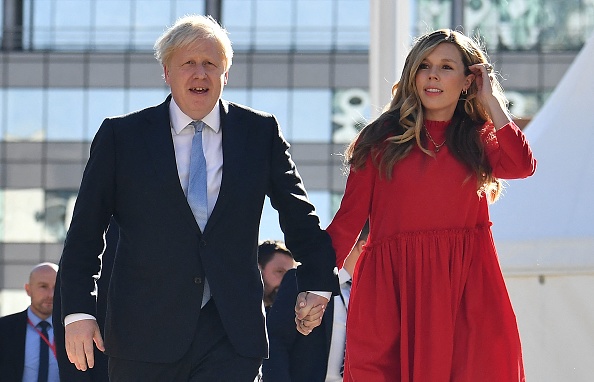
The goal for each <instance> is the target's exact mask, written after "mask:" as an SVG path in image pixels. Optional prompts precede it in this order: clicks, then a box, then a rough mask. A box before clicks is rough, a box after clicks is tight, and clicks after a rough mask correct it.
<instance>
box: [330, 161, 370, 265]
mask: <svg viewBox="0 0 594 382" xmlns="http://www.w3.org/2000/svg"><path fill="white" fill-rule="evenodd" d="M376 176H378V169H377V168H376V167H375V165H374V164H373V162H372V160H371V157H370V158H368V159H367V162H366V163H365V167H364V168H361V169H358V170H353V169H352V168H351V169H350V173H349V177H348V179H347V183H346V188H345V192H344V196H343V197H342V201H341V203H340V208H339V209H338V212H337V213H336V215H335V216H334V219H332V222H331V223H330V225H329V226H328V228H327V232H328V234H329V235H330V237H331V238H332V246H333V247H334V251H335V252H336V266H337V267H338V268H339V269H340V268H342V265H343V263H344V260H345V259H346V257H347V256H348V255H349V253H350V252H351V250H352V249H353V246H354V245H355V242H356V241H357V238H358V237H359V234H360V233H361V229H362V228H363V226H364V225H365V222H366V221H367V219H368V218H369V213H370V211H371V198H372V195H373V187H374V184H375V178H376ZM370 227H371V225H370Z"/></svg>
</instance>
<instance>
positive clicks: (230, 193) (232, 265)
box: [61, 96, 338, 362]
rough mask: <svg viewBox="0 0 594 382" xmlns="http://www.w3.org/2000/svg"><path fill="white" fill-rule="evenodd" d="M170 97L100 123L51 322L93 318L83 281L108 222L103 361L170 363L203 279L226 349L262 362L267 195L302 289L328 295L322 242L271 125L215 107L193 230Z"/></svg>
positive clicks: (330, 279) (327, 247) (181, 345)
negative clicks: (207, 173) (201, 206)
mask: <svg viewBox="0 0 594 382" xmlns="http://www.w3.org/2000/svg"><path fill="white" fill-rule="evenodd" d="M169 102H170V96H169V97H168V98H167V99H166V100H165V102H163V103H162V104H161V105H158V106H155V107H151V108H147V109H144V110H141V111H139V112H135V113H132V114H129V115H126V116H123V117H118V118H108V119H106V120H105V121H104V122H103V124H102V125H101V127H100V128H99V131H98V132H97V134H96V136H95V138H94V140H93V143H92V145H91V155H90V158H89V161H88V163H87V166H86V168H85V171H84V174H83V180H82V182H81V187H80V190H79V194H78V198H77V202H76V205H75V209H74V214H73V218H72V223H71V225H70V229H69V233H68V235H67V238H66V242H65V247H64V251H63V256H62V268H61V271H62V272H61V281H62V286H61V292H62V308H63V310H62V315H63V316H65V315H68V314H71V313H89V314H95V301H94V299H93V298H92V296H90V294H89V292H90V291H91V290H92V289H93V281H92V278H91V275H92V274H94V273H97V271H98V270H99V267H100V265H99V261H98V259H97V254H98V253H100V252H101V250H102V248H103V239H102V235H103V232H105V229H106V227H107V225H108V223H109V218H110V216H112V215H113V217H114V218H115V220H116V221H117V223H118V225H119V227H120V242H119V245H118V249H117V253H116V260H115V263H114V267H113V273H112V277H111V284H110V287H109V292H108V308H107V316H106V320H105V341H106V343H105V345H106V352H107V354H108V355H109V356H114V357H118V358H124V359H129V360H139V361H144V362H174V361H176V360H178V359H180V358H181V357H182V355H183V354H184V353H185V352H186V351H187V349H188V348H189V345H190V343H191V341H192V338H193V333H194V330H195V328H196V325H197V321H198V316H199V314H200V301H201V299H202V292H203V285H204V278H205V276H206V277H208V281H209V284H210V288H211V292H212V297H213V299H214V301H215V303H216V306H217V309H218V311H219V315H220V317H221V321H222V324H223V326H224V328H225V330H226V332H227V335H228V337H229V340H230V342H231V343H232V344H233V346H234V348H235V350H236V351H237V352H238V353H239V354H241V355H243V356H247V357H265V356H266V355H267V350H268V348H267V341H266V332H265V324H264V316H263V308H262V281H261V277H260V272H259V270H258V264H257V247H258V230H259V224H260V217H261V213H262V206H263V203H264V199H265V196H266V195H268V196H269V198H270V201H271V204H272V206H273V207H275V208H276V209H277V210H278V212H279V219H280V225H281V228H282V229H283V232H284V234H285V241H286V243H287V246H288V247H289V248H290V249H291V251H292V252H293V254H294V256H295V258H296V260H298V261H300V262H302V263H303V265H302V266H301V267H300V268H301V269H300V274H299V281H300V285H299V287H300V289H301V290H328V291H333V292H335V293H336V292H337V289H338V282H337V279H336V277H335V276H334V275H333V273H332V269H333V268H334V262H335V258H334V255H333V249H332V244H331V241H330V238H329V236H328V235H327V234H326V232H325V231H323V230H321V229H320V227H319V219H318V217H317V215H315V214H314V207H313V206H312V205H311V203H310V202H309V201H308V200H307V197H306V193H305V189H304V188H303V184H302V181H301V178H300V177H299V174H298V173H297V170H296V168H295V165H294V163H293V161H292V160H291V158H290V155H289V153H288V147H289V146H288V143H287V142H286V141H285V140H284V139H283V137H282V134H281V132H280V129H279V127H278V123H277V121H276V119H275V118H274V117H273V116H272V115H270V114H266V113H262V112H257V111H254V110H252V109H249V108H247V107H244V106H240V105H237V104H233V103H229V102H226V101H220V103H219V107H220V111H221V129H222V134H223V137H222V138H223V139H222V150H223V161H224V163H223V176H222V181H221V187H220V191H219V196H218V200H217V202H216V205H215V207H214V210H213V211H212V214H211V216H210V218H209V220H208V223H207V225H206V227H205V229H204V232H201V231H200V228H199V227H198V224H197V223H196V221H195V218H194V215H193V214H192V211H191V209H190V207H189V205H188V203H187V201H186V198H185V195H184V193H183V190H182V187H181V185H180V181H179V176H178V172H177V165H176V160H175V152H174V146H173V140H172V136H171V127H170V126H171V122H170V117H169Z"/></svg>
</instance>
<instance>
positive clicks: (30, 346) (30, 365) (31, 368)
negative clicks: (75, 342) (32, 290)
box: [0, 307, 60, 382]
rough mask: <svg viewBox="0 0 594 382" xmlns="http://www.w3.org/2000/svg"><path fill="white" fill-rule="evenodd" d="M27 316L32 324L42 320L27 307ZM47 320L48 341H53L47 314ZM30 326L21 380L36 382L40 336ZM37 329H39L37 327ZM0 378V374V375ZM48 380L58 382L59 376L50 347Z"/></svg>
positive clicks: (28, 325) (52, 330)
mask: <svg viewBox="0 0 594 382" xmlns="http://www.w3.org/2000/svg"><path fill="white" fill-rule="evenodd" d="M27 317H28V318H29V320H30V321H31V323H32V324H33V326H35V327H37V325H38V324H39V323H40V322H41V321H42V320H41V318H39V317H37V316H36V315H35V313H33V312H32V311H31V308H30V307H29V308H28V309H27ZM45 321H47V322H48V323H49V324H50V326H48V328H47V335H48V337H49V338H48V340H49V342H50V343H52V344H53V343H54V327H53V325H52V316H49V317H48V318H47V319H46V320H45ZM33 326H31V324H27V333H26V337H25V368H24V369H23V382H37V375H38V374H39V345H40V340H41V337H40V335H39V333H38V332H37V331H36V330H35V329H34V328H33ZM37 329H38V330H41V329H39V328H37ZM0 380H3V379H2V376H1V375H0ZM47 380H48V382H60V376H59V373H58V361H57V360H56V356H55V355H54V352H53V351H52V349H51V348H50V349H49V368H48V373H47Z"/></svg>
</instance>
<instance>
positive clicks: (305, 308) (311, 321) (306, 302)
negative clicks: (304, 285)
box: [295, 292, 328, 336]
mask: <svg viewBox="0 0 594 382" xmlns="http://www.w3.org/2000/svg"><path fill="white" fill-rule="evenodd" d="M326 305H328V299H327V298H325V297H322V296H320V295H317V294H315V293H309V292H301V293H299V295H298V296H297V302H296V304H295V324H296V325H297V331H299V333H301V334H303V335H305V336H306V335H308V334H309V333H311V331H312V330H313V329H314V328H315V327H317V326H319V325H320V324H321V323H322V316H323V315H324V311H325V310H326Z"/></svg>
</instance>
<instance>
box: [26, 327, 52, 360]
mask: <svg viewBox="0 0 594 382" xmlns="http://www.w3.org/2000/svg"><path fill="white" fill-rule="evenodd" d="M27 323H28V324H29V325H31V327H32V328H33V329H34V330H35V331H36V332H37V334H39V337H41V339H42V340H43V341H44V342H45V343H46V344H47V346H49V348H50V349H52V353H54V358H56V343H55V342H50V341H49V339H48V338H47V337H46V336H44V335H43V333H41V330H39V329H37V328H36V327H35V325H33V322H32V321H31V319H30V318H29V317H27Z"/></svg>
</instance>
